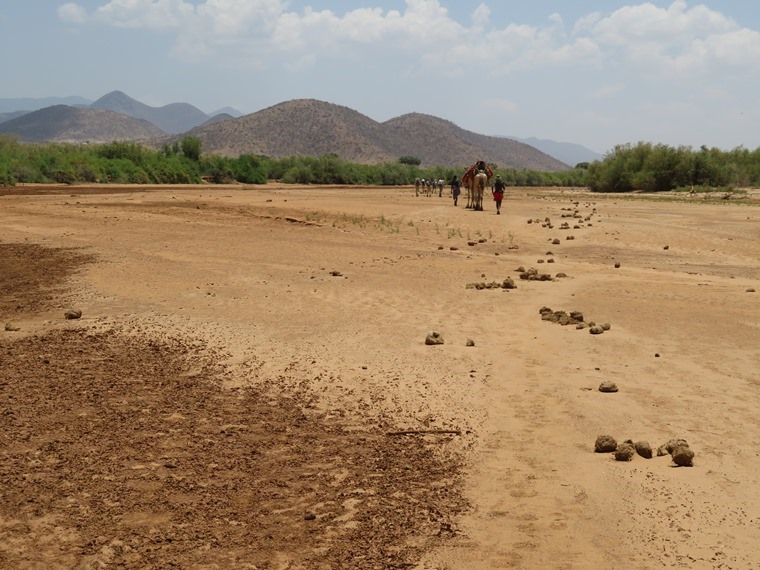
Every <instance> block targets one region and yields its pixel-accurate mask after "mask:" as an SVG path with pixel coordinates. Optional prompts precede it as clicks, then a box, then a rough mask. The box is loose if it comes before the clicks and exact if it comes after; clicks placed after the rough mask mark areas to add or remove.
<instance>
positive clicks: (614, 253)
mask: <svg viewBox="0 0 760 570" xmlns="http://www.w3.org/2000/svg"><path fill="white" fill-rule="evenodd" d="M714 198H715V199H712V198H708V199H703V198H702V197H691V198H688V197H681V196H674V195H667V194H664V195H660V196H658V197H657V198H656V199H655V198H650V197H641V196H595V195H589V194H587V193H585V192H582V191H564V192H562V191H556V190H547V189H544V190H536V191H530V192H517V191H513V192H511V193H508V196H507V199H506V201H505V205H504V208H503V210H502V215H501V216H498V217H497V216H495V215H494V211H493V207H492V204H487V205H486V211H485V212H477V213H476V212H470V211H467V210H465V209H464V208H461V207H460V208H454V207H453V206H452V204H451V202H450V200H449V199H448V198H438V197H433V198H422V197H420V198H415V197H414V191H413V189H410V188H403V189H385V188H340V187H307V188H299V187H281V186H277V185H269V186H266V187H256V188H239V187H213V188H206V187H173V188H172V187H160V188H145V187H122V188H116V189H114V188H110V187H86V188H85V187H64V186H55V187H49V188H40V187H20V188H14V189H3V190H0V275H1V276H2V280H0V450H1V453H0V489H2V491H0V566H1V567H9V568H72V567H74V568H96V567H114V568H117V567H127V568H166V567H178V568H272V569H275V568H277V569H296V568H299V569H300V568H305V569H306V568H309V569H310V568H417V569H426V570H433V569H438V570H443V569H449V570H453V569H456V570H458V569H470V568H475V569H480V568H483V569H485V568H525V569H532V568H621V569H628V568H634V569H643V568H661V567H676V568H687V567H688V568H736V569H744V568H755V567H760V558H759V557H758V554H757V547H756V545H757V544H758V543H760V531H758V528H760V497H759V496H758V495H757V493H755V492H754V490H755V489H757V488H758V485H760V476H759V475H758V473H760V456H758V454H757V453H756V452H755V451H754V449H755V446H754V443H753V442H754V441H755V440H756V439H757V437H758V436H760V423H758V420H757V417H758V415H757V402H758V398H759V397H760V381H758V378H757V370H759V369H760V349H759V348H758V347H760V329H759V328H758V322H760V297H758V293H753V292H751V291H750V290H751V289H756V290H757V289H760V269H759V268H758V265H757V258H758V253H760V250H759V249H758V245H757V244H758V240H759V239H760V233H759V232H760V230H759V229H758V228H760V223H758V222H760V210H758V207H757V206H758V204H759V201H758V196H757V195H756V193H753V192H750V193H749V194H748V195H747V196H745V197H743V198H741V199H731V200H727V201H726V200H721V199H720V197H719V196H716V197H714ZM576 212H577V213H578V215H580V216H581V217H580V218H577V217H572V216H573V214H575V213H576ZM562 216H566V217H564V218H563V217H562ZM547 217H548V218H550V219H551V220H552V225H553V226H554V227H552V228H549V227H542V226H543V224H544V223H545V222H543V220H545V218H547ZM586 217H588V218H589V219H585V218H586ZM528 219H530V220H531V221H532V223H530V224H528V223H527V220H528ZM535 220H540V221H541V222H540V223H534V222H535ZM566 220H567V221H568V222H569V225H570V228H569V229H566V230H565V229H561V224H562V222H564V221H566ZM575 225H578V226H579V227H578V228H575V227H574V226H575ZM568 235H572V236H573V237H574V238H575V239H573V240H567V239H566V237H567V236H568ZM554 239H559V244H554V243H552V242H553V240H554ZM469 243H472V244H473V245H468V244H469ZM666 246H667V248H666ZM549 252H551V254H549ZM539 259H540V260H542V261H543V263H541V264H539V263H538V260H539ZM549 259H553V260H554V263H548V260H549ZM618 264H619V265H618ZM615 265H618V267H615ZM518 266H523V267H525V268H530V267H535V268H538V270H539V271H540V272H541V273H544V272H550V273H551V274H552V275H554V274H556V273H558V272H563V273H565V274H566V275H567V277H566V278H559V279H555V280H553V281H545V282H542V281H529V280H521V279H519V278H518V273H517V272H516V271H515V269H516V268H517V267H518ZM506 277H512V278H513V279H514V282H515V284H516V285H517V288H516V289H501V288H498V289H483V290H477V289H474V288H473V289H467V288H466V286H467V284H470V283H473V282H487V283H490V282H494V281H496V282H499V283H501V282H502V281H503V280H504V279H505V278H506ZM544 306H547V307H551V308H552V309H553V310H565V311H567V312H568V313H570V312H571V311H580V312H582V313H583V315H584V316H585V319H586V321H589V320H595V321H597V322H598V323H610V324H611V328H610V329H609V330H607V331H605V332H604V333H603V334H600V335H590V334H589V333H588V329H583V330H579V329H576V327H575V325H573V326H559V324H557V323H553V322H549V321H544V320H542V319H541V315H540V314H539V310H540V309H541V308H542V307H544ZM70 308H79V309H81V310H82V318H81V319H77V320H66V319H64V312H65V311H66V310H67V309H70ZM6 323H7V326H5V330H2V325H4V324H6ZM430 330H437V331H439V332H440V333H441V334H442V336H443V337H444V339H445V343H444V344H443V345H439V346H425V344H424V339H425V336H426V334H427V333H428V332H429V331H430ZM468 339H472V340H474V344H475V345H474V346H467V342H466V341H467V340H468ZM606 380H608V381H614V382H615V383H616V384H617V386H618V387H619V391H618V392H616V393H601V392H599V391H598V390H597V387H598V386H599V384H600V383H601V382H603V381H606ZM601 434H610V435H612V436H614V437H615V438H616V439H617V440H618V441H623V440H625V439H628V438H631V439H632V440H634V441H640V440H647V441H649V442H650V443H651V444H652V447H653V448H657V447H658V446H659V445H661V444H662V443H664V442H667V441H668V440H670V439H672V438H684V439H686V440H687V441H688V442H689V445H690V446H691V448H692V449H693V450H694V451H695V454H696V455H695V458H694V466H693V467H676V466H675V465H674V464H673V462H672V460H671V459H670V457H669V456H665V457H654V458H652V459H648V460H647V459H644V458H642V457H638V456H637V457H634V459H633V460H632V461H631V462H616V461H615V460H614V458H613V457H612V455H611V454H598V453H594V452H593V450H594V442H595V440H596V437H597V436H599V435H601Z"/></svg>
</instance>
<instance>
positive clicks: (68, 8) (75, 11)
mask: <svg viewBox="0 0 760 570" xmlns="http://www.w3.org/2000/svg"><path fill="white" fill-rule="evenodd" d="M58 17H59V18H60V19H61V20H63V21H64V22H71V23H74V24H82V23H84V22H85V21H86V20H87V10H85V9H84V8H82V7H81V6H80V5H78V4H74V3H72V2H70V3H68V4H63V5H62V6H59V7H58Z"/></svg>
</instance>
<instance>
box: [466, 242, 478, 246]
mask: <svg viewBox="0 0 760 570" xmlns="http://www.w3.org/2000/svg"><path fill="white" fill-rule="evenodd" d="M477 243H478V242H476V241H468V242H467V245H469V246H470V247H472V246H474V245H477Z"/></svg>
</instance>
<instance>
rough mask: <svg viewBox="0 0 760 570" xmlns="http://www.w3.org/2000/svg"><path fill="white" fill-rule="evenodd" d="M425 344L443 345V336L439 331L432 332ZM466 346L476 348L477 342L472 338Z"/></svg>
mask: <svg viewBox="0 0 760 570" xmlns="http://www.w3.org/2000/svg"><path fill="white" fill-rule="evenodd" d="M425 344H426V345H428V346H435V345H438V344H443V335H442V334H441V333H439V332H438V331H430V332H429V333H427V336H426V337H425ZM465 346H475V341H474V340H472V339H471V338H468V339H467V340H466V341H465Z"/></svg>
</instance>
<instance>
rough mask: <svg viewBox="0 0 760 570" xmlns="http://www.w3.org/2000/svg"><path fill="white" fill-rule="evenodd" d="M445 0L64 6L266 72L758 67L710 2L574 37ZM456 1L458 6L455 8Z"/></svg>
mask: <svg viewBox="0 0 760 570" xmlns="http://www.w3.org/2000/svg"><path fill="white" fill-rule="evenodd" d="M443 1H444V0H405V2H406V6H405V8H404V9H403V10H402V11H397V10H390V11H384V10H383V9H382V8H379V7H376V8H356V9H353V10H349V11H347V12H345V13H342V14H337V13H334V12H332V11H330V10H314V9H312V8H306V9H304V10H302V11H299V12H296V11H293V10H291V9H290V8H289V3H288V2H287V1H286V0H203V1H201V2H200V3H198V2H197V1H196V2H191V1H190V0H110V1H108V2H105V3H103V4H102V5H101V6H100V7H98V8H96V9H95V10H94V11H93V12H91V13H89V14H88V13H87V11H86V10H85V9H84V8H83V7H82V6H80V5H78V4H76V3H67V4H64V5H62V6H61V7H60V8H59V9H58V14H59V17H60V18H61V19H62V20H64V21H67V22H71V23H84V22H86V21H93V22H97V23H100V24H103V23H105V24H109V25H112V26H115V27H123V28H145V29H152V30H157V31H165V32H167V33H176V34H177V40H176V44H175V48H174V50H173V53H174V54H175V56H176V57H182V58H184V59H187V60H189V61H201V60H212V59H213V60H216V61H225V62H226V63H227V64H232V63H234V62H237V64H238V65H241V66H246V67H252V68H262V67H267V66H268V65H272V64H273V63H272V62H275V61H276V62H277V64H278V65H295V66H297V67H303V66H304V65H308V64H310V63H313V64H316V63H317V62H318V61H319V60H320V59H324V58H329V59H350V58H359V57H360V56H364V57H370V56H371V57H389V56H392V55H403V57H404V59H405V60H406V61H417V62H420V63H423V64H424V65H426V66H430V67H431V68H432V67H434V68H435V70H437V71H440V72H442V73H445V74H448V75H457V74H462V73H464V72H465V71H466V70H469V69H472V68H473V67H478V68H480V69H481V70H484V71H487V72H488V73H490V74H492V75H500V74H508V73H513V72H516V71H521V70H527V69H535V68H542V67H557V66H562V67H567V66H581V67H589V66H598V65H602V64H603V63H604V62H606V63H607V64H609V65H616V66H620V65H621V64H622V63H623V61H621V58H622V59H623V60H625V61H628V62H631V63H634V64H635V65H637V66H639V70H641V71H643V72H646V73H650V72H651V73H654V72H657V73H668V74H670V73H673V72H682V73H694V72H700V71H702V72H707V71H710V70H712V69H715V68H716V67H718V66H725V65H729V66H738V67H750V68H753V69H756V68H757V66H758V65H760V33H759V32H758V31H755V30H750V29H747V28H742V27H740V26H739V25H738V24H737V23H736V22H735V21H734V20H732V19H730V18H728V17H726V16H725V15H723V14H722V13H720V12H717V11H715V10H712V9H710V8H708V7H707V6H705V5H702V4H697V5H695V6H693V7H689V5H688V4H687V2H686V1H685V0H675V1H674V2H672V4H670V6H668V7H665V8H662V7H658V6H655V5H654V4H652V3H649V2H644V3H639V4H631V5H628V6H625V7H623V8H620V9H618V10H615V11H614V12H612V13H609V14H606V15H605V14H603V13H601V12H593V13H590V14H588V15H586V16H583V17H581V18H579V19H578V20H577V21H576V22H575V24H574V26H573V27H572V29H571V31H570V32H568V30H567V29H566V26H565V24H564V22H563V20H562V17H561V16H560V15H559V14H557V13H555V14H552V15H551V16H549V18H548V21H547V23H546V25H544V26H531V25H525V24H520V23H509V24H505V25H501V26H497V25H494V22H493V19H492V18H491V10H490V8H489V7H488V5H487V4H486V3H481V4H480V5H479V6H478V7H477V8H476V9H475V10H474V11H473V13H472V14H471V24H469V25H466V24H461V23H459V22H457V21H456V20H454V19H453V18H452V17H451V16H450V15H449V13H448V10H447V9H446V8H445V7H444V6H442V4H441V3H442V2H443ZM452 1H453V0H452Z"/></svg>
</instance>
